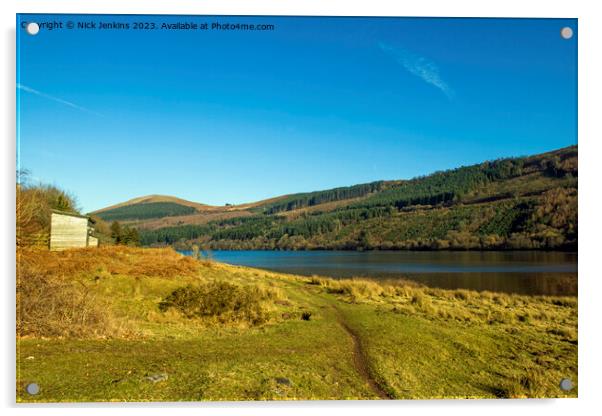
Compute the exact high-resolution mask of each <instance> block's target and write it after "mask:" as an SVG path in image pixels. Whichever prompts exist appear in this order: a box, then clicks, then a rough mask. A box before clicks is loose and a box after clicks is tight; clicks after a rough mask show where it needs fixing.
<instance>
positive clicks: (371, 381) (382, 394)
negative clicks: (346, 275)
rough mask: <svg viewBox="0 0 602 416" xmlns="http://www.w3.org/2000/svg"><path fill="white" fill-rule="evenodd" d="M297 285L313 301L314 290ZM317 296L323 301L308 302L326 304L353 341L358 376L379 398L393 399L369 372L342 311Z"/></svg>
mask: <svg viewBox="0 0 602 416" xmlns="http://www.w3.org/2000/svg"><path fill="white" fill-rule="evenodd" d="M299 287H300V289H302V291H303V292H305V293H308V294H311V297H312V300H313V301H315V299H316V293H315V292H311V291H310V290H309V288H307V287H303V286H299ZM318 298H319V299H322V300H323V301H324V303H322V304H321V305H317V304H316V303H315V302H312V301H309V303H310V304H312V303H313V304H314V306H317V307H319V306H321V307H325V306H326V307H327V308H328V309H330V310H331V311H332V313H333V315H334V317H335V319H336V320H337V323H338V324H339V325H340V326H341V327H342V328H343V329H344V330H345V332H346V333H347V335H349V338H351V341H352V342H353V352H352V354H353V365H354V367H355V369H356V370H357V372H358V374H359V376H360V378H361V379H362V380H364V381H365V382H366V384H368V386H369V387H370V389H371V390H372V391H373V392H374V393H375V394H376V395H377V396H378V397H379V398H380V399H383V400H392V399H395V397H393V396H392V395H391V394H390V393H388V392H387V391H386V390H385V389H383V388H382V387H381V386H380V385H379V384H378V382H377V381H376V379H375V378H374V376H373V375H372V373H371V372H370V367H369V365H368V360H367V358H366V353H365V352H364V350H363V348H362V343H361V339H360V337H359V335H358V334H357V333H356V332H355V331H354V330H353V329H352V328H351V327H350V326H349V325H348V324H347V321H346V320H345V317H344V316H343V313H342V312H341V310H340V309H339V308H337V306H336V305H335V304H334V303H335V302H333V300H331V299H327V298H325V297H324V296H318ZM308 300H309V299H308ZM306 301H307V300H306Z"/></svg>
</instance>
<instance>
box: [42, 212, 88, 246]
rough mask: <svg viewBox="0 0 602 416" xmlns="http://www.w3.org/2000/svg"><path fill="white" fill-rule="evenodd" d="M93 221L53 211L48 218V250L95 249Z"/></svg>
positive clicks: (77, 215)
mask: <svg viewBox="0 0 602 416" xmlns="http://www.w3.org/2000/svg"><path fill="white" fill-rule="evenodd" d="M93 232H94V220H92V219H91V218H90V217H87V216H85V215H79V214H73V213H70V212H63V211H55V210H53V211H52V213H51V216H50V250H65V249H68V248H79V247H90V246H92V247H96V246H98V238H96V237H95V236H93V235H92V233H93Z"/></svg>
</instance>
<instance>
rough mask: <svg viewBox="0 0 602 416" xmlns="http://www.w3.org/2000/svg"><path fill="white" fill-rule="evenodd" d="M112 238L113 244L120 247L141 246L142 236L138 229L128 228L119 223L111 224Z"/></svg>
mask: <svg viewBox="0 0 602 416" xmlns="http://www.w3.org/2000/svg"><path fill="white" fill-rule="evenodd" d="M111 238H112V239H113V242H114V243H115V244H118V245H126V246H139V245H140V234H139V233H138V229H136V228H134V227H128V226H127V225H121V224H120V223H119V221H113V222H112V223H111Z"/></svg>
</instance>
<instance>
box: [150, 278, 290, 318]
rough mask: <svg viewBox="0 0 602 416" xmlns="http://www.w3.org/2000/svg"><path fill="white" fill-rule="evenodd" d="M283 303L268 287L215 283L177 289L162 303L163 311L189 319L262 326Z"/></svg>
mask: <svg viewBox="0 0 602 416" xmlns="http://www.w3.org/2000/svg"><path fill="white" fill-rule="evenodd" d="M279 300H281V294H280V293H279V292H278V291H276V290H274V289H271V288H268V287H263V286H260V285H253V286H242V285H238V284H233V283H229V282H226V281H214V282H210V283H205V284H200V285H187V286H184V287H180V288H177V289H176V290H174V291H173V292H171V293H170V294H169V295H168V296H166V297H165V298H164V299H163V300H162V301H161V302H160V303H159V309H160V310H161V311H163V312H165V311H168V310H169V309H175V310H177V311H178V312H180V313H181V314H183V315H184V316H185V317H187V318H205V319H209V320H215V321H216V322H219V323H241V322H243V323H248V324H250V325H260V324H263V323H265V322H267V321H268V320H269V317H270V311H271V308H270V306H271V305H273V302H274V301H279Z"/></svg>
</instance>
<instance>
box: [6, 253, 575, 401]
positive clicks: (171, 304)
mask: <svg viewBox="0 0 602 416" xmlns="http://www.w3.org/2000/svg"><path fill="white" fill-rule="evenodd" d="M30 276H37V280H36V279H32V281H33V282H34V283H35V284H36V285H37V286H35V287H31V286H32V285H33V283H30V282H29V281H26V280H25V279H27V278H28V277H30ZM224 282H227V283H228V284H224ZM39 285H42V287H43V288H46V290H45V291H43V294H44V296H40V297H39V298H36V293H38V292H36V289H35V288H36V287H39ZM17 289H18V293H17V299H18V309H19V310H18V313H17V314H18V320H19V322H18V330H19V334H20V336H19V337H18V339H17V360H18V362H17V400H18V401H20V402H31V401H44V402H46V401H53V402H56V401H59V402H62V401H181V400H187V401H190V400H305V399H323V400H324V399H379V398H383V392H384V394H385V397H389V398H452V397H482V398H485V397H562V396H569V397H575V396H576V395H577V388H575V389H573V390H572V391H570V392H563V391H562V390H560V389H559V388H558V383H559V382H560V379H561V378H565V377H568V378H571V379H572V381H573V383H576V382H577V302H576V299H575V298H551V297H533V298H530V297H525V296H512V295H504V294H493V293H481V294H479V293H476V292H469V291H445V290H438V289H429V288H422V287H417V286H416V285H412V284H411V283H409V282H406V283H404V282H400V283H397V284H395V285H392V284H387V285H381V284H377V283H374V282H370V281H363V280H355V281H334V280H331V279H326V278H318V277H315V278H303V277H298V276H291V275H284V274H278V273H270V272H264V271H259V270H254V269H249V268H244V267H234V266H227V265H223V264H219V263H214V262H199V261H196V260H192V259H190V258H184V257H181V256H179V255H177V254H176V253H174V252H172V251H170V250H152V249H127V248H115V247H108V248H104V249H99V250H76V251H71V252H65V253H49V252H43V251H32V252H23V253H21V255H20V275H19V282H18V287H17ZM67 296H68V298H67ZM209 297H211V299H208V298H209ZM210 300H211V301H210ZM36 304H42V305H44V307H46V308H47V309H46V310H47V311H52V312H51V313H46V314H45V315H43V316H38V315H37V314H36V312H35V311H36V310H37V308H36ZM201 304H202V305H201ZM161 305H164V306H163V307H161ZM32 382H35V383H37V384H38V385H39V386H40V393H39V394H38V395H35V396H32V395H29V394H27V393H26V392H25V386H26V385H27V384H29V383H32Z"/></svg>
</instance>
